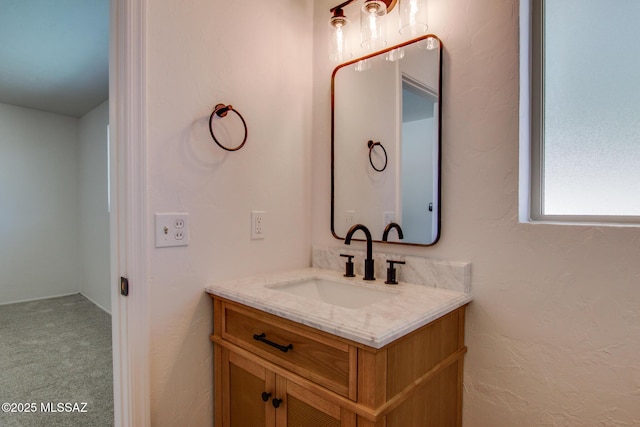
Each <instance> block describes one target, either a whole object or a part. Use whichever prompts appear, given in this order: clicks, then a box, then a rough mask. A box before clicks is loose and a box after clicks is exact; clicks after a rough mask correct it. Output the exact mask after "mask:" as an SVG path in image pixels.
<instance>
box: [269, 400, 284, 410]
mask: <svg viewBox="0 0 640 427" xmlns="http://www.w3.org/2000/svg"><path fill="white" fill-rule="evenodd" d="M281 403H282V399H277V398H276V399H273V400H272V401H271V404H272V405H273V407H274V408H276V409H278V408H279V407H280V404H281Z"/></svg>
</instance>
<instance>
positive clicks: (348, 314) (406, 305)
mask: <svg viewBox="0 0 640 427" xmlns="http://www.w3.org/2000/svg"><path fill="white" fill-rule="evenodd" d="M311 277H318V278H325V279H329V280H333V281H345V282H348V283H351V284H358V285H362V286H366V287H371V288H376V289H381V290H384V291H386V292H389V293H391V294H393V295H390V298H389V299H387V300H385V301H382V302H378V303H373V304H370V305H366V306H364V307H361V308H355V309H353V308H344V307H339V306H335V305H331V304H327V303H324V302H321V301H316V300H313V299H309V298H306V297H300V296H295V295H290V294H289V293H285V292H283V291H281V290H277V289H271V288H269V287H268V286H272V285H276V284H287V283H294V282H297V281H300V280H303V279H306V278H311ZM206 291H207V292H208V293H210V294H213V295H217V296H220V297H223V298H227V299H229V300H231V301H235V302H238V303H241V304H245V305H247V306H250V307H253V308H256V309H258V310H262V311H265V312H267V313H271V314H274V315H276V316H280V317H283V318H285V319H289V320H292V321H294V322H298V323H301V324H303V325H307V326H310V327H312V328H315V329H319V330H321V331H324V332H328V333H330V334H334V335H337V336H340V337H343V338H346V339H349V340H352V341H355V342H358V343H361V344H364V345H367V346H370V347H373V348H382V347H384V346H385V345H387V344H389V343H390V342H392V341H394V340H396V339H397V338H400V337H402V336H404V335H406V334H408V333H410V332H412V331H414V330H416V329H418V328H420V327H421V326H424V325H426V324H427V323H429V322H432V321H433V320H436V319H438V318H440V317H442V316H444V315H445V314H447V313H450V312H451V311H453V310H455V309H457V308H459V307H461V306H463V305H465V304H467V303H469V302H470V301H471V295H470V294H467V293H463V292H458V291H452V290H447V289H437V288H432V287H428V286H423V285H414V284H410V283H402V282H400V283H399V284H398V285H386V284H385V283H384V278H377V279H376V280H375V281H373V282H370V281H369V282H365V281H363V280H362V277H360V276H359V277H354V278H345V277H343V275H342V273H340V272H337V271H332V270H322V269H318V268H306V269H301V270H293V271H286V272H282V273H273V274H263V275H258V276H252V277H246V278H241V279H234V280H227V281H223V282H218V283H213V284H210V285H209V286H207V287H206Z"/></svg>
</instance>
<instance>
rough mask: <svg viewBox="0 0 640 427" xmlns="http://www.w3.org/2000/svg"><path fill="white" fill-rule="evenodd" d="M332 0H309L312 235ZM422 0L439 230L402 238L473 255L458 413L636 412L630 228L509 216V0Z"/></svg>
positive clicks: (633, 233)
mask: <svg viewBox="0 0 640 427" xmlns="http://www.w3.org/2000/svg"><path fill="white" fill-rule="evenodd" d="M333 3H334V2H332V1H327V0H323V1H316V2H314V6H315V11H316V18H315V20H316V27H315V33H314V40H315V43H316V48H315V49H314V51H315V53H314V70H315V71H316V74H315V76H314V89H313V93H314V127H313V136H314V139H313V142H314V143H313V153H312V155H313V159H314V163H313V165H314V168H313V204H312V210H311V211H312V227H313V234H312V241H313V243H314V244H317V245H323V246H341V242H340V241H338V240H335V239H333V238H332V237H331V234H330V231H329V213H330V187H329V184H330V165H329V159H330V145H329V141H330V116H329V109H330V105H329V100H330V97H329V93H330V92H329V83H330V74H331V69H332V67H333V65H332V64H330V63H328V60H327V59H326V58H327V54H326V51H327V49H326V20H327V19H328V9H329V8H330V7H332V6H335V4H333ZM429 4H430V11H431V16H430V31H432V32H434V33H435V34H437V35H439V36H440V37H441V38H442V40H443V43H444V46H445V51H444V75H443V77H444V81H443V94H444V98H443V99H444V101H443V150H442V151H443V171H442V237H441V239H440V242H439V243H438V244H437V245H436V246H434V247H431V248H422V249H419V248H405V249H404V250H403V252H405V253H415V254H421V255H424V256H430V257H436V258H444V259H448V260H461V261H470V262H471V263H472V292H473V295H474V302H473V303H472V304H471V306H470V307H469V310H468V317H467V335H466V339H467V345H468V347H469V353H468V354H467V356H466V365H465V395H464V425H465V426H466V427H475V426H478V427H486V426H491V427H499V426H505V427H512V426H515V425H522V426H540V425H558V426H569V425H570V426H595V425H607V426H611V425H619V426H626V425H635V424H637V423H638V422H639V420H640V406H639V405H638V404H637V403H638V398H639V394H640V359H639V358H638V355H639V354H640V314H639V313H640V229H639V228H633V227H620V228H619V227H589V226H556V225H532V224H520V223H518V219H517V218H518V211H517V209H518V2H517V1H515V0H491V1H483V2H479V1H476V0H431V1H430V3H429ZM345 12H346V13H347V11H346V10H345ZM377 248H378V249H380V246H378V247H377ZM374 249H375V247H374ZM393 250H394V251H396V250H399V249H398V248H396V247H393Z"/></svg>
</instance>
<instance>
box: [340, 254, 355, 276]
mask: <svg viewBox="0 0 640 427" xmlns="http://www.w3.org/2000/svg"><path fill="white" fill-rule="evenodd" d="M340 256H343V257H345V258H347V262H346V263H345V265H344V268H345V271H344V277H356V275H355V274H353V257H354V255H348V254H340Z"/></svg>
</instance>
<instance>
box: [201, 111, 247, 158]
mask: <svg viewBox="0 0 640 427" xmlns="http://www.w3.org/2000/svg"><path fill="white" fill-rule="evenodd" d="M229 111H233V112H234V113H236V114H237V115H238V117H240V120H242V125H243V126H244V139H243V140H242V144H240V145H238V146H237V147H235V148H229V147H225V146H224V145H222V144H221V143H220V141H218V139H217V138H216V135H215V134H214V133H213V116H218V117H226V116H227V113H228V112H229ZM209 132H210V133H211V137H212V138H213V140H214V141H215V142H216V144H218V147H220V148H222V149H223V150H227V151H238V150H239V149H241V148H242V147H243V146H244V143H245V142H247V134H248V132H247V123H246V122H245V121H244V117H242V114H240V113H239V112H238V110H235V109H234V108H233V107H232V106H231V105H224V104H218V105H216V107H215V108H214V109H213V113H211V116H209Z"/></svg>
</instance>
